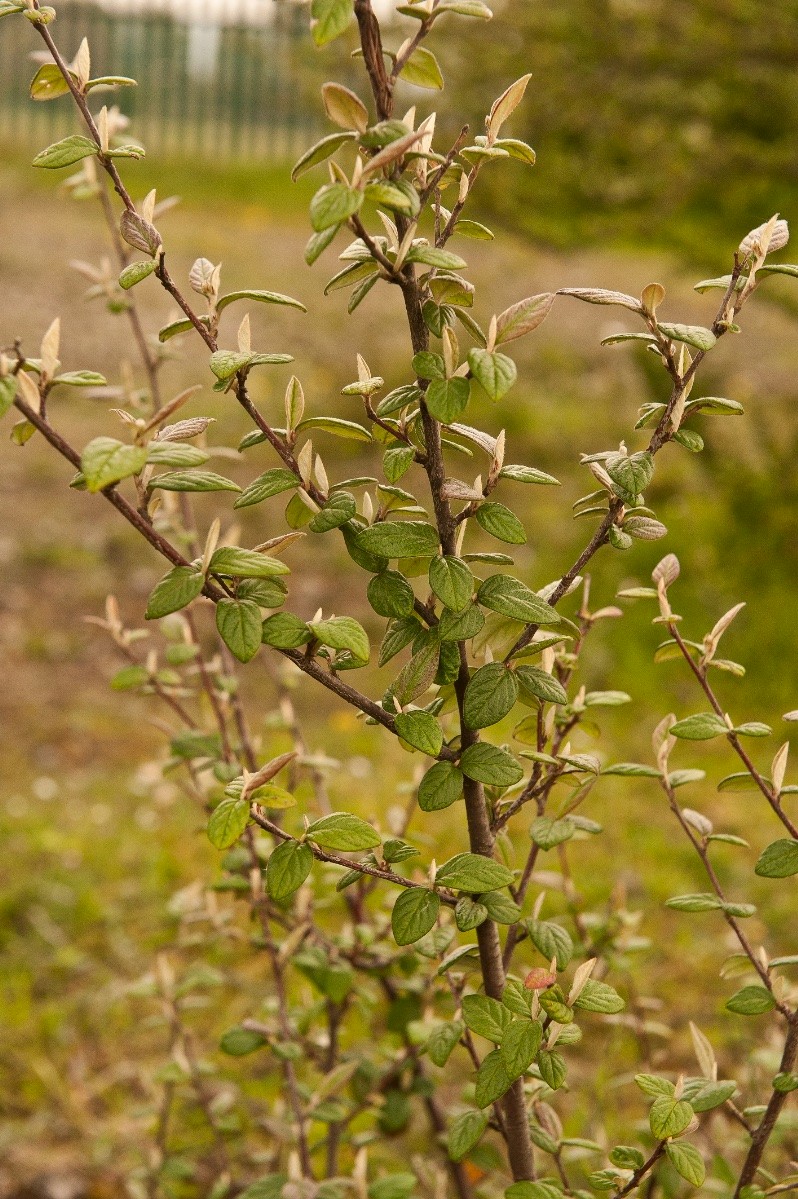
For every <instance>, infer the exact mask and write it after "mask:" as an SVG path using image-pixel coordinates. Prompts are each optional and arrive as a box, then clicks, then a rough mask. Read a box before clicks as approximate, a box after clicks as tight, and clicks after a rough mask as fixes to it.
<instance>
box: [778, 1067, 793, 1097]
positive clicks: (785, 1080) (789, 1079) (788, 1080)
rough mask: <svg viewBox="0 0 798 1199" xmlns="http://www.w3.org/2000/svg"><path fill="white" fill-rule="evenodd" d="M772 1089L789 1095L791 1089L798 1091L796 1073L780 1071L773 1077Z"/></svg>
mask: <svg viewBox="0 0 798 1199" xmlns="http://www.w3.org/2000/svg"><path fill="white" fill-rule="evenodd" d="M773 1090H774V1091H778V1093H779V1094H780V1095H789V1094H790V1092H791V1091H798V1074H788V1073H786V1072H785V1071H781V1072H780V1073H779V1074H777V1075H776V1077H775V1078H774V1079H773Z"/></svg>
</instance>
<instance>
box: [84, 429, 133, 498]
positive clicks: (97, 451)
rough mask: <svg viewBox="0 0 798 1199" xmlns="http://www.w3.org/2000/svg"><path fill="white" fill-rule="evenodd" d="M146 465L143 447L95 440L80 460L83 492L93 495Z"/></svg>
mask: <svg viewBox="0 0 798 1199" xmlns="http://www.w3.org/2000/svg"><path fill="white" fill-rule="evenodd" d="M146 464H147V450H146V447H145V446H137V445H125V444H124V443H123V442H121V441H117V440H116V439H115V438H113V437H95V438H94V440H93V441H90V442H89V444H88V445H87V446H86V448H85V449H84V451H83V453H82V454H81V456H80V469H81V471H82V472H83V475H84V477H85V479H86V488H87V490H88V491H92V492H96V491H102V489H103V488H104V487H109V486H110V485H111V484H112V483H118V482H119V481H120V480H121V479H127V478H128V477H129V476H130V475H137V474H138V473H139V472H140V471H142V470H143V469H144V467H145V466H146Z"/></svg>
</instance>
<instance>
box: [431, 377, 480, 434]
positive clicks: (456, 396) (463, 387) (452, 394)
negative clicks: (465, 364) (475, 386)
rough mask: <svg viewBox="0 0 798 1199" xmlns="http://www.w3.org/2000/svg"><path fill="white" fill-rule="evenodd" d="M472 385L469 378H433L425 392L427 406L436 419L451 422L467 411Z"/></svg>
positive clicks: (446, 422)
mask: <svg viewBox="0 0 798 1199" xmlns="http://www.w3.org/2000/svg"><path fill="white" fill-rule="evenodd" d="M470 392H471V387H470V384H469V382H468V379H463V378H461V377H460V376H455V377H454V378H452V379H433V381H432V382H431V383H430V385H429V387H428V388H427V390H426V392H425V394H424V401H425V403H426V405H427V408H428V409H429V411H430V412H431V413H432V415H433V416H434V417H435V419H436V420H439V421H442V422H443V424H445V425H448V424H451V422H452V421H455V420H457V418H458V417H459V416H461V415H462V413H463V412H465V410H466V408H467V406H468V397H469V395H470Z"/></svg>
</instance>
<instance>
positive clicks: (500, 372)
mask: <svg viewBox="0 0 798 1199" xmlns="http://www.w3.org/2000/svg"><path fill="white" fill-rule="evenodd" d="M518 336H520V334H519V335H518ZM468 365H469V367H470V368H471V374H472V375H473V376H474V378H475V379H476V380H477V382H478V383H480V384H481V385H482V387H483V388H484V390H485V391H486V393H487V395H488V397H489V398H490V399H491V400H500V399H501V398H502V396H503V395H506V394H507V392H508V391H509V390H510V388H511V387H512V385H513V383H515V380H516V378H517V376H518V371H517V369H516V365H515V363H514V362H513V360H512V358H508V357H507V355H506V354H500V353H498V351H496V350H494V351H493V352H491V351H490V350H483V349H481V348H480V347H479V346H474V347H473V348H472V349H470V350H469V351H468Z"/></svg>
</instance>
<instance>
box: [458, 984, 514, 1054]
mask: <svg viewBox="0 0 798 1199" xmlns="http://www.w3.org/2000/svg"><path fill="white" fill-rule="evenodd" d="M463 1019H464V1020H465V1022H466V1028H470V1029H471V1031H472V1032H475V1033H476V1034H477V1035H478V1036H480V1037H485V1039H486V1040H487V1041H493V1042H494V1043H495V1044H497V1045H498V1044H499V1043H500V1042H501V1041H502V1039H503V1038H504V1034H505V1033H506V1032H507V1029H508V1028H509V1027H510V1024H511V1023H512V1019H513V1017H512V1013H511V1012H509V1011H508V1010H507V1008H506V1007H505V1006H504V1004H502V1003H499V1001H498V999H490V998H489V997H488V996H487V995H466V996H464V998H463Z"/></svg>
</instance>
